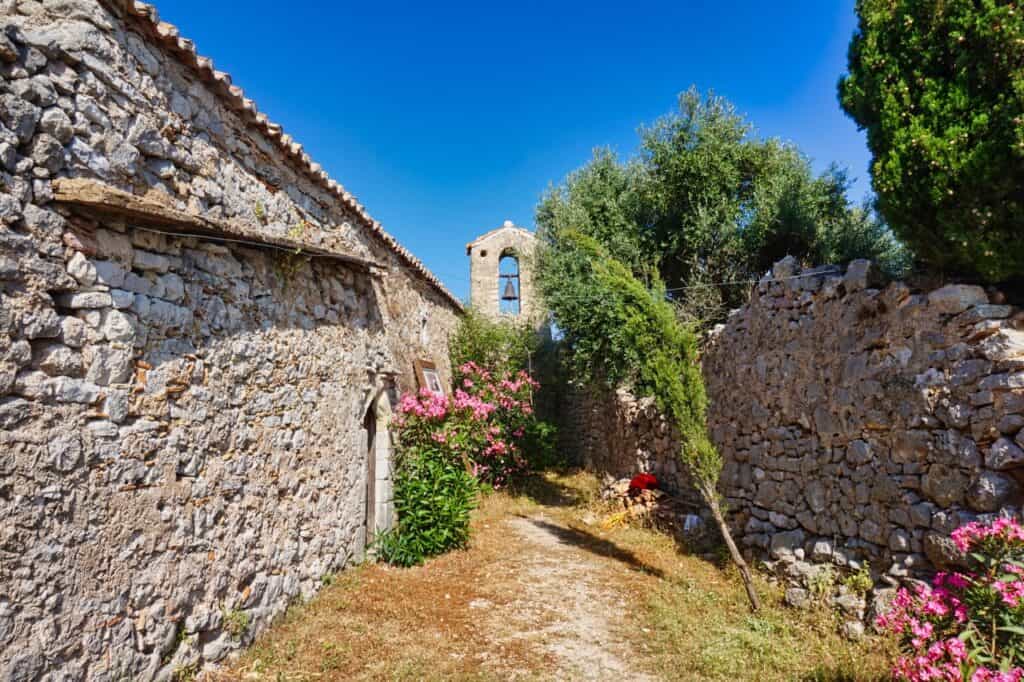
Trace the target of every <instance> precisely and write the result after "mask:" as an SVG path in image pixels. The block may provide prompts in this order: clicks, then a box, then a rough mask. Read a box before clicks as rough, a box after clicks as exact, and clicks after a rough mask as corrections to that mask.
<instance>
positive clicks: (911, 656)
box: [877, 518, 1024, 682]
mask: <svg viewBox="0 0 1024 682" xmlns="http://www.w3.org/2000/svg"><path fill="white" fill-rule="evenodd" d="M952 539H953V542H954V543H956V546H957V548H958V549H959V550H960V551H961V552H963V553H964V554H965V555H966V557H967V558H968V560H969V562H970V568H969V569H966V570H963V571H956V572H951V573H947V572H942V573H937V574H936V575H935V577H934V579H933V580H932V584H931V586H930V587H929V586H926V585H920V586H918V587H917V589H915V590H907V589H902V590H900V591H899V592H898V593H897V595H896V597H895V599H894V600H893V604H892V608H891V609H890V610H889V611H888V612H887V613H884V614H882V615H880V616H879V617H878V619H877V625H878V626H879V628H880V629H882V630H883V631H887V632H889V633H892V634H894V635H896V636H897V637H898V638H899V640H900V645H901V649H902V651H903V655H902V656H901V657H900V658H899V659H898V660H897V662H896V665H895V666H894V668H893V677H894V678H895V679H900V680H908V681H910V682H925V681H931V680H949V681H959V680H970V682H989V681H992V682H1020V680H1021V679H1022V678H1024V528H1022V527H1021V525H1020V524H1018V523H1017V522H1016V521H1014V520H1012V519H1008V518H999V519H996V520H995V521H993V522H991V523H985V524H983V523H969V524H967V525H965V526H961V527H960V528H958V529H956V530H955V531H953V533H952Z"/></svg>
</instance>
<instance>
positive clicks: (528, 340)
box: [449, 308, 540, 375]
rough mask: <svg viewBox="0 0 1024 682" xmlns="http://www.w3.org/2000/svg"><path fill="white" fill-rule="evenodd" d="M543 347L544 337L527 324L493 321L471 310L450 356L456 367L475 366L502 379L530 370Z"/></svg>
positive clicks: (467, 313) (464, 320)
mask: <svg viewBox="0 0 1024 682" xmlns="http://www.w3.org/2000/svg"><path fill="white" fill-rule="evenodd" d="M539 346H540V335H539V334H538V333H537V330H536V329H534V328H533V327H531V326H530V325H529V324H528V323H527V322H525V321H516V320H504V319H503V320H492V319H491V318H489V317H487V316H486V315H483V314H481V313H478V312H477V311H475V310H473V309H472V308H470V309H469V310H467V311H466V314H465V315H463V316H462V318H461V319H460V320H459V326H458V327H456V329H455V333H454V334H453V335H452V338H451V342H450V344H449V349H450V351H449V354H450V356H451V361H452V367H461V366H463V365H464V364H466V363H467V362H472V363H475V364H477V365H479V366H481V367H487V368H488V369H489V370H490V371H491V372H494V373H495V374H497V375H502V374H512V373H515V372H518V371H520V370H524V369H528V368H529V366H530V358H531V356H532V355H534V354H535V353H536V352H537V350H538V348H539Z"/></svg>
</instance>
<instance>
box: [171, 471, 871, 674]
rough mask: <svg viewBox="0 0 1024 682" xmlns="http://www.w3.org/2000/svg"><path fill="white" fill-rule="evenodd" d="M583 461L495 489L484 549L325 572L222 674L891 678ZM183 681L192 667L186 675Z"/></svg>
mask: <svg viewBox="0 0 1024 682" xmlns="http://www.w3.org/2000/svg"><path fill="white" fill-rule="evenodd" d="M597 490H598V482H597V480H596V479H595V478H594V477H592V476H590V475H588V474H584V473H580V472H577V473H571V474H566V475H560V474H545V475H544V476H543V477H538V478H537V479H536V480H534V481H532V485H531V487H530V488H529V489H527V490H526V491H524V492H522V493H520V494H511V493H508V492H498V493H494V494H491V495H488V496H486V497H485V498H484V499H483V500H482V501H481V505H480V508H479V509H478V510H477V511H476V513H475V514H474V518H473V533H472V540H471V542H470V546H469V548H467V549H465V550H461V551H455V552H449V553H447V554H445V555H443V556H439V557H436V558H434V559H431V560H430V561H428V562H427V563H426V564H424V565H423V566H418V567H415V568H408V569H400V568H394V567H391V566H387V565H385V564H368V565H365V566H362V567H359V568H354V569H351V570H347V571H344V572H342V573H339V574H338V575H335V576H325V578H324V582H325V583H328V586H327V587H325V588H324V589H323V590H321V591H320V592H319V593H318V594H317V596H316V597H315V598H314V599H312V600H310V601H309V602H307V603H305V604H297V605H296V606H294V607H293V608H291V609H289V612H288V614H287V615H286V616H285V617H284V618H283V619H282V621H280V622H279V623H277V624H276V625H275V626H274V627H272V628H270V629H269V630H268V631H267V632H265V633H263V634H262V635H261V636H260V637H259V638H258V639H257V640H256V641H255V642H254V643H252V645H251V646H250V647H249V649H248V650H246V651H245V652H244V653H243V654H242V656H241V657H240V658H239V659H238V660H235V661H233V662H232V663H230V664H229V665H227V666H225V667H224V668H223V669H222V670H221V671H219V672H218V673H215V674H213V675H211V676H209V677H210V678H211V679H214V680H218V681H219V680H225V681H231V682H234V681H235V680H259V681H268V682H269V681H274V682H298V681H303V682H305V681H309V682H320V681H322V680H332V681H333V680H409V681H413V680H415V681H417V682H418V681H419V680H464V681H470V680H472V681H474V682H481V681H490V680H517V681H519V682H525V681H527V680H529V681H531V682H532V681H534V680H545V681H546V680H560V681H561V680H641V681H646V680H655V679H658V680H686V681H687V682H690V681H694V680H701V681H707V682H734V681H735V680H763V681H766V682H767V681H772V682H775V681H781V680H861V679H869V680H877V679H885V678H886V677H887V665H888V662H887V661H888V660H890V659H891V656H889V655H888V654H886V653H885V652H880V648H881V647H880V644H879V642H877V641H874V640H866V641H864V642H861V643H859V644H854V643H849V642H845V641H843V640H842V639H840V638H839V637H838V635H837V634H836V624H835V622H834V617H833V616H832V615H831V614H829V613H828V612H822V613H820V614H818V613H816V612H806V613H805V612H794V611H793V610H791V609H785V608H783V607H782V606H781V605H780V601H781V594H780V593H779V592H778V591H777V590H775V591H774V592H770V591H769V586H768V585H766V584H764V583H762V584H761V586H760V588H761V589H762V590H763V591H764V592H763V597H764V601H765V608H764V610H763V611H762V612H761V613H760V614H757V616H753V615H752V614H750V612H749V609H748V608H747V600H746V596H745V594H744V592H743V589H742V585H741V584H740V582H739V581H738V580H737V579H735V576H731V575H730V574H729V572H728V571H726V570H723V569H722V568H721V567H719V566H716V565H714V564H712V563H709V562H707V561H705V560H704V559H701V558H700V557H699V556H691V555H687V554H685V553H682V552H680V550H679V547H678V546H677V545H676V544H675V542H674V541H673V540H672V539H671V538H669V537H668V536H665V535H663V534H660V533H656V532H654V531H652V530H649V529H644V528H639V527H635V526H622V525H617V524H609V525H610V526H611V527H608V528H606V527H604V526H602V524H601V523H600V520H601V519H605V520H608V519H610V518H611V516H610V514H611V512H612V510H611V508H609V507H608V505H607V503H603V502H601V501H600V499H599V497H598V496H597ZM179 679H193V678H189V677H187V676H181V677H180V678H179Z"/></svg>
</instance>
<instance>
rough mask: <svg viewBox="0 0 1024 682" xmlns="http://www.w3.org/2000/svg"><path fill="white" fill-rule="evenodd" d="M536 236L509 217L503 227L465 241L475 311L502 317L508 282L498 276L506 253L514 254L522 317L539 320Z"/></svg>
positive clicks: (541, 314)
mask: <svg viewBox="0 0 1024 682" xmlns="http://www.w3.org/2000/svg"><path fill="white" fill-rule="evenodd" d="M536 250H537V237H536V236H535V235H534V234H533V233H532V232H530V231H529V230H524V229H523V228H521V227H516V226H515V225H513V224H512V222H511V221H509V220H506V221H505V224H504V225H503V226H502V227H499V228H498V229H496V230H491V231H490V232H488V233H487V234H484V235H481V236H480V237H477V238H476V239H475V240H473V241H472V242H470V243H469V244H466V255H467V256H469V300H470V304H471V305H472V306H473V309H474V310H478V311H480V312H482V313H483V314H485V315H488V316H490V317H494V318H498V317H502V312H501V306H500V297H501V295H502V293H503V287H504V285H505V281H504V280H503V279H502V278H501V277H500V276H499V275H500V273H499V265H500V263H501V259H502V258H504V257H505V256H512V257H514V258H515V259H516V260H517V262H518V266H519V288H518V292H517V293H518V294H519V315H518V316H519V318H520V319H523V320H537V319H539V317H542V316H543V315H544V310H543V307H542V306H541V305H540V301H538V300H537V296H536V293H535V292H534V287H533V268H534V255H535V253H536Z"/></svg>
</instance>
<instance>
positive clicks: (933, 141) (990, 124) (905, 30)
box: [839, 0, 1024, 281]
mask: <svg viewBox="0 0 1024 682" xmlns="http://www.w3.org/2000/svg"><path fill="white" fill-rule="evenodd" d="M857 13H858V15H859V17H860V23H859V30H858V31H857V33H856V34H855V35H854V37H853V40H852V42H851V44H850V50H849V75H847V76H845V77H844V78H843V79H842V80H841V81H840V83H839V96H840V101H841V104H842V107H843V109H844V110H845V111H846V113H847V114H849V115H850V116H851V117H852V118H853V119H854V121H856V122H857V124H858V125H859V126H860V127H861V128H864V129H866V130H867V137H868V146H869V147H870V149H871V152H872V154H873V156H874V160H873V162H872V165H871V178H872V184H873V186H874V189H875V192H877V194H878V206H879V210H880V212H881V213H882V215H883V216H884V217H885V219H886V220H887V221H888V222H889V224H890V225H891V226H892V229H893V231H894V232H895V233H896V234H897V236H899V237H900V238H901V239H902V240H903V241H904V242H905V243H906V244H907V245H908V246H909V247H910V248H911V250H912V251H914V252H915V253H916V255H917V256H918V257H919V258H920V259H921V260H922V261H924V262H926V263H928V264H930V265H931V266H933V267H935V268H937V269H941V270H946V271H952V272H958V273H962V274H968V275H974V276H980V277H982V278H984V279H987V280H991V281H1002V280H1005V279H1008V278H1011V277H1014V276H1021V275H1024V243H1022V242H1021V241H1020V239H1019V238H1018V237H1019V234H1020V229H1021V226H1022V225H1024V193H1022V192H1021V187H1022V186H1024V97H1022V94H1024V11H1022V10H1021V8H1020V6H1019V3H1017V2H1011V1H1009V0H974V1H968V0H858V2H857Z"/></svg>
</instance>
